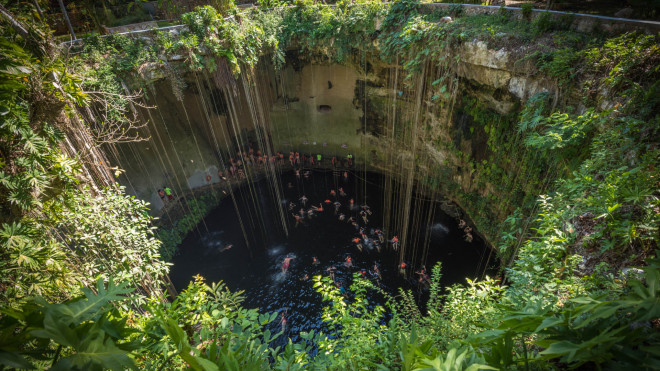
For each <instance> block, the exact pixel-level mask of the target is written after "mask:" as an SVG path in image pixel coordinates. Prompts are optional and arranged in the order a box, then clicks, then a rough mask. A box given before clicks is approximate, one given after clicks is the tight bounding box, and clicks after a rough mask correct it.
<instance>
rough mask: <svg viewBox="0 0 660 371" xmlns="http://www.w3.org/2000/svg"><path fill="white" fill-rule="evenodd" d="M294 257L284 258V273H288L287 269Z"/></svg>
mask: <svg viewBox="0 0 660 371" xmlns="http://www.w3.org/2000/svg"><path fill="white" fill-rule="evenodd" d="M292 259H293V258H290V257H286V258H284V261H283V262H282V273H286V271H287V270H288V269H289V265H290V264H291V260H292Z"/></svg>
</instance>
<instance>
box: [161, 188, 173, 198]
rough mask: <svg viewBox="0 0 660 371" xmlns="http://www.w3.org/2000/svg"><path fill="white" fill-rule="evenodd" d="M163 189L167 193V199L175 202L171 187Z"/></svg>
mask: <svg viewBox="0 0 660 371" xmlns="http://www.w3.org/2000/svg"><path fill="white" fill-rule="evenodd" d="M163 188H164V191H165V195H166V196H167V199H168V200H173V199H174V195H173V194H172V190H171V189H170V187H163Z"/></svg>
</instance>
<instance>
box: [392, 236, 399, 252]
mask: <svg viewBox="0 0 660 371" xmlns="http://www.w3.org/2000/svg"><path fill="white" fill-rule="evenodd" d="M392 248H393V249H394V250H395V251H396V250H399V237H397V236H394V237H392Z"/></svg>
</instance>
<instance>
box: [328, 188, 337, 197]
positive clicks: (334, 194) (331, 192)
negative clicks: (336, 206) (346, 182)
mask: <svg viewBox="0 0 660 371" xmlns="http://www.w3.org/2000/svg"><path fill="white" fill-rule="evenodd" d="M330 196H332V197H336V196H337V192H335V190H334V189H331V190H330Z"/></svg>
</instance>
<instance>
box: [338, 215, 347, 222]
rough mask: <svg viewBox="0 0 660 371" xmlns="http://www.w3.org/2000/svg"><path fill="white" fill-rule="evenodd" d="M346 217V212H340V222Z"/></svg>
mask: <svg viewBox="0 0 660 371" xmlns="http://www.w3.org/2000/svg"><path fill="white" fill-rule="evenodd" d="M344 219H346V215H344V214H339V221H340V222H343V221H344Z"/></svg>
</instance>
